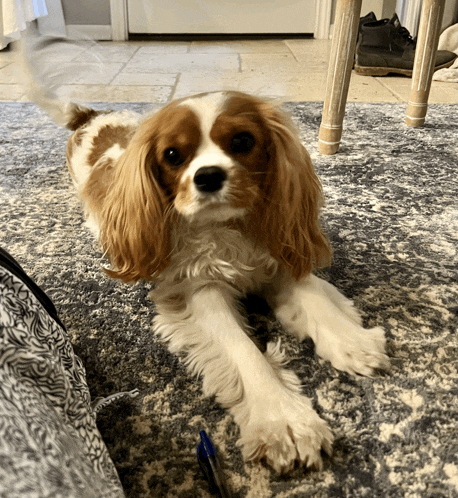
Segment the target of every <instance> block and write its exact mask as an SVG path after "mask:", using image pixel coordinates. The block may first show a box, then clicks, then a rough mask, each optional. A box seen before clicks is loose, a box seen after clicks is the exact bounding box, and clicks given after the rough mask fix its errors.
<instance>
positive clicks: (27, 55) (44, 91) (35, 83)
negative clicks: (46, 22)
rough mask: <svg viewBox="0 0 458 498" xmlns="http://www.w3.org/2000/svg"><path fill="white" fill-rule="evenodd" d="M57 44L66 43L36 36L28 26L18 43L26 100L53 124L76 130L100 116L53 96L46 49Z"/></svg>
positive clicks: (54, 83) (32, 28) (94, 111)
mask: <svg viewBox="0 0 458 498" xmlns="http://www.w3.org/2000/svg"><path fill="white" fill-rule="evenodd" d="M57 43H70V42H67V40H65V39H62V38H53V37H44V36H40V35H39V34H38V32H37V30H36V29H35V28H34V27H33V26H30V27H29V28H28V29H27V32H26V36H25V37H24V38H23V39H22V40H21V48H20V58H21V65H22V69H23V73H24V76H25V86H26V92H27V97H28V98H29V99H30V100H31V101H32V102H35V103H36V104H37V105H38V106H40V107H41V108H42V109H43V110H44V111H45V112H46V113H47V114H48V115H49V116H50V117H51V118H52V119H53V120H54V121H55V122H56V123H58V124H60V125H62V126H65V127H66V128H68V129H70V130H73V131H74V130H76V129H78V128H79V127H81V126H83V125H84V124H86V123H87V122H89V121H90V120H91V119H92V118H93V117H94V116H96V115H97V114H99V113H100V111H96V110H94V109H90V108H88V107H85V106H82V105H80V104H76V103H74V102H70V101H65V100H63V99H61V98H59V97H58V96H57V93H56V89H57V86H58V85H57V84H56V81H53V68H52V66H51V65H50V61H49V53H48V54H47V53H46V52H47V49H48V48H50V47H51V46H52V45H54V44H57Z"/></svg>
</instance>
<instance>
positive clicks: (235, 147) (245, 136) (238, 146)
mask: <svg viewBox="0 0 458 498" xmlns="http://www.w3.org/2000/svg"><path fill="white" fill-rule="evenodd" d="M255 143H256V140H255V139H254V137H253V135H252V134H251V133H248V132H247V131H244V132H242V133H237V135H234V136H233V137H232V140H231V152H233V153H234V154H247V153H248V152H250V151H251V149H252V148H253V147H254V144H255Z"/></svg>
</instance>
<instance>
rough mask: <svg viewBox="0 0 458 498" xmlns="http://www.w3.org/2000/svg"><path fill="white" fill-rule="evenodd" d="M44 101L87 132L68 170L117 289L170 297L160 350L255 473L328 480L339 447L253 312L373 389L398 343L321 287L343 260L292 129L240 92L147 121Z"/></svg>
mask: <svg viewBox="0 0 458 498" xmlns="http://www.w3.org/2000/svg"><path fill="white" fill-rule="evenodd" d="M32 97H33V99H34V100H35V102H36V103H37V104H38V105H40V106H41V107H42V108H43V109H44V110H45V111H47V112H48V113H49V114H50V116H51V117H53V118H54V119H55V120H56V121H57V122H58V123H60V124H62V125H64V126H66V127H67V128H69V129H70V130H71V131H72V134H71V136H70V138H69V140H68V145H67V165H68V168H69V171H70V173H71V175H72V178H73V181H74V184H75V186H76V190H77V192H78V196H79V198H80V199H81V202H82V205H83V208H84V212H85V216H86V220H87V225H88V226H89V228H90V229H91V231H92V232H93V233H94V235H95V236H96V237H97V239H98V241H99V243H100V245H101V247H102V249H103V251H104V253H105V255H106V256H107V258H108V260H109V261H110V265H111V266H110V268H109V269H106V271H107V273H108V275H110V276H111V277H113V278H118V279H121V280H123V281H124V282H137V281H139V280H142V279H145V280H150V281H153V282H154V283H155V284H156V286H155V288H154V290H153V291H152V293H151V298H152V299H153V301H154V303H155V306H156V311H157V315H156V316H155V318H154V330H155V332H156V334H158V335H159V336H160V337H161V338H162V339H163V340H164V341H166V342H167V343H168V346H169V349H170V351H172V352H173V353H178V354H181V355H183V356H184V358H185V362H186V365H187V366H188V368H189V371H190V372H192V373H193V374H197V375H200V376H201V377H202V378H203V391H204V393H205V394H206V395H207V396H215V398H216V401H217V402H218V403H220V404H221V405H222V406H224V407H226V408H227V409H228V410H229V411H230V413H231V414H232V416H233V418H234V420H235V422H236V423H237V424H238V426H239V428H240V439H239V442H238V444H239V445H240V447H241V448H242V453H243V456H244V458H245V460H246V461H261V460H262V461H264V462H265V463H267V464H268V465H270V466H271V467H272V468H273V469H274V470H275V471H277V472H281V473H286V472H289V471H290V470H291V469H292V468H293V467H295V466H297V465H302V466H304V467H314V468H316V469H321V468H322V457H321V450H324V451H325V452H327V453H329V454H330V453H331V450H332V442H333V436H332V432H331V430H330V429H329V427H328V425H327V424H326V423H325V421H324V420H322V419H321V418H320V417H319V416H318V415H317V413H316V412H315V411H314V410H313V408H312V404H311V401H310V400H309V399H308V398H306V397H305V396H304V395H303V394H302V393H301V382H300V380H299V378H298V377H297V375H296V374H295V373H294V372H292V371H291V370H288V369H286V368H285V363H286V355H285V353H284V351H283V350H282V348H281V346H280V344H279V343H277V344H274V343H269V344H268V345H267V350H266V351H265V352H264V353H262V352H261V351H260V349H259V348H258V347H257V346H256V344H255V342H254V341H253V340H252V338H251V332H250V330H249V327H248V325H247V321H246V318H245V317H244V316H243V313H242V312H241V311H240V307H239V304H238V303H239V300H240V299H241V298H243V297H244V296H246V295H247V294H248V293H255V294H258V295H260V296H262V297H263V298H264V299H265V300H266V301H267V302H268V304H269V305H270V306H271V307H272V309H273V311H274V313H275V316H276V318H277V319H278V320H279V322H280V323H281V325H282V326H283V327H284V329H285V330H286V331H288V332H289V333H290V334H292V335H294V336H295V337H296V338H297V339H298V340H303V339H304V338H306V337H310V338H311V339H312V340H313V342H314V344H315V348H316V353H317V354H318V355H319V356H321V357H322V358H323V359H325V360H328V361H330V362H331V364H332V365H333V366H334V367H335V368H337V369H339V370H342V371H345V372H348V373H350V374H353V375H357V376H358V375H362V376H373V375H374V374H375V373H376V372H377V371H378V370H380V369H387V368H388V365H389V360H388V358H387V356H386V354H385V333H384V330H383V329H382V328H381V327H375V328H372V329H364V328H363V327H362V325H361V318H360V316H359V314H358V312H357V310H356V309H355V308H354V306H353V303H352V302H351V301H350V300H349V299H347V298H345V297H344V296H343V295H342V294H341V293H340V292H339V291H338V290H337V289H336V288H335V287H334V286H333V285H331V284H330V283H328V282H326V281H324V280H323V279H320V278H318V277H317V276H316V275H314V273H313V271H314V270H315V269H317V268H320V267H323V266H326V265H328V264H330V261H331V247H330V243H329V240H328V238H327V237H326V235H325V234H324V233H323V231H322V228H321V225H320V219H319V217H320V210H321V208H322V205H323V193H322V188H321V185H320V182H319V179H318V177H317V175H316V173H315V170H314V168H313V165H312V162H311V160H310V157H309V154H308V153H307V151H306V149H305V148H304V146H303V145H302V143H301V141H300V140H299V136H298V133H297V130H296V128H295V126H294V124H293V121H292V120H291V118H290V117H289V116H288V115H287V114H286V113H285V112H284V111H283V110H281V108H279V107H277V106H275V105H273V104H271V103H269V102H267V101H265V100H263V99H260V98H257V97H254V96H251V95H248V94H245V93H241V92H235V91H220V92H214V93H205V94H199V95H195V96H192V97H188V98H183V99H180V100H176V101H174V102H172V103H170V104H168V105H166V106H165V107H163V108H162V109H161V110H159V111H157V112H155V113H151V114H146V115H140V114H136V113H134V112H129V111H121V112H110V111H97V110H94V109H91V108H88V107H85V106H82V105H79V104H75V103H71V102H70V103H64V102H61V101H60V100H58V99H57V98H55V97H54V96H53V95H52V93H51V92H49V91H48V90H44V89H43V88H41V89H40V88H39V87H36V88H35V90H34V91H32Z"/></svg>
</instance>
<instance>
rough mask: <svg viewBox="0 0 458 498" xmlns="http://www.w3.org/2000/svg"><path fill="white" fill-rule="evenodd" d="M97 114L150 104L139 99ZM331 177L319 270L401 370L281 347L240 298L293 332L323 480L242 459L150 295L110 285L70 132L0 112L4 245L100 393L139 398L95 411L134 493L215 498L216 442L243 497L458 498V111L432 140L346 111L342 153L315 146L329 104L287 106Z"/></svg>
mask: <svg viewBox="0 0 458 498" xmlns="http://www.w3.org/2000/svg"><path fill="white" fill-rule="evenodd" d="M98 107H102V108H103V107H108V108H116V109H119V108H131V109H135V110H138V109H145V108H146V106H145V105H142V104H125V105H123V104H106V105H105V106H104V105H102V104H101V105H98ZM288 107H289V108H290V110H291V111H292V112H293V113H294V115H295V116H296V117H297V118H298V119H299V121H300V130H301V134H302V138H303V141H304V144H305V145H306V146H307V148H308V149H309V151H310V152H311V154H312V158H313V159H314V162H315V165H316V168H317V170H318V173H319V175H320V177H321V179H322V182H323V187H324V192H325V195H326V198H327V204H326V207H325V210H324V219H325V226H326V229H327V231H328V233H329V235H330V238H331V241H332V243H333V247H334V251H335V252H334V254H335V257H334V263H333V266H332V268H330V269H329V270H326V271H324V272H322V273H323V276H324V277H325V278H327V279H329V280H330V281H332V283H334V284H335V285H336V286H337V287H338V288H339V289H341V290H342V291H343V292H344V293H345V294H346V295H347V296H349V297H351V298H353V299H354V300H355V302H356V304H357V306H358V307H359V308H360V309H361V310H362V311H363V313H364V317H365V321H366V325H367V326H375V325H376V324H377V325H382V326H384V327H385V328H386V330H387V335H388V351H389V354H390V356H391V358H392V368H391V371H390V372H389V374H386V375H383V376H381V377H379V378H376V379H362V380H355V379H353V378H351V377H349V376H348V375H346V374H343V373H339V372H337V371H336V370H334V369H333V368H331V367H330V365H329V364H326V363H324V362H322V361H321V360H319V359H318V358H316V357H315V356H314V350H313V346H312V344H311V343H309V342H304V343H302V344H298V343H296V342H294V341H292V340H289V339H288V337H286V336H285V335H284V334H283V332H282V330H281V329H280V327H279V326H278V324H276V323H275V322H274V320H273V319H272V316H271V315H270V314H269V310H266V309H265V306H264V305H263V303H260V302H258V301H255V300H249V301H248V302H247V303H246V306H247V312H248V313H249V315H250V319H251V322H252V324H253V326H255V327H256V329H257V330H258V333H259V334H260V335H261V336H262V337H263V338H265V339H268V340H274V339H276V338H277V337H279V336H281V337H282V339H283V343H284V344H285V346H286V348H287V350H288V352H289V355H290V357H291V358H292V361H291V368H293V369H294V370H295V371H296V372H297V373H298V375H299V376H300V378H301V380H302V381H303V383H304V392H305V394H306V395H308V396H309V397H311V398H312V399H313V402H314V406H315V408H316V410H317V411H318V413H319V414H320V416H321V417H323V418H324V419H325V420H326V421H327V422H328V423H329V425H330V427H331V428H332V429H333V431H334V433H335V436H336V441H335V445H334V454H333V456H332V457H330V458H327V459H326V461H325V469H324V470H323V471H322V472H310V471H303V470H295V471H294V472H293V473H292V474H290V475H289V476H286V477H285V476H279V475H277V474H275V473H273V472H271V471H270V470H269V469H268V468H266V467H263V466H259V465H245V464H244V463H243V461H242V458H241V455H240V451H239V449H238V448H237V447H236V445H235V442H236V440H237V429H236V426H235V425H234V424H233V422H232V421H231V418H230V417H229V416H228V415H227V414H226V413H225V412H224V410H222V409H221V408H219V407H218V406H217V405H216V404H215V403H214V401H213V400H211V399H205V398H204V397H203V396H202V393H201V387H200V381H199V380H198V379H195V378H192V377H190V376H189V375H188V374H187V372H186V370H185V368H184V367H183V365H182V363H180V361H179V359H178V358H176V357H174V356H173V355H171V354H170V353H169V352H168V351H167V349H166V348H165V347H164V346H163V345H162V344H160V343H159V342H158V341H157V340H156V338H155V336H154V335H153V333H152V331H151V322H152V316H153V313H154V308H153V306H152V304H151V303H150V302H149V300H148V298H147V294H148V291H149V285H144V284H137V285H136V286H134V287H129V286H127V285H124V284H121V283H119V282H117V281H113V280H109V279H108V278H107V277H106V276H105V275H104V274H103V272H102V271H101V270H100V265H101V264H102V263H103V261H102V259H101V254H100V252H99V251H98V249H97V247H96V244H95V243H94V241H93V239H92V237H91V235H90V234H89V233H88V232H86V230H85V229H84V227H82V221H83V220H82V213H81V210H80V207H79V204H78V201H77V199H76V197H75V195H74V189H73V186H72V183H71V181H70V178H69V175H68V173H67V171H66V168H65V144H66V138H67V132H66V130H64V129H62V128H59V127H58V126H57V125H55V124H54V123H52V122H51V121H50V120H49V119H48V118H47V117H46V116H44V115H43V113H42V112H41V111H39V110H38V109H37V108H36V107H35V106H34V105H32V104H28V103H2V104H1V107H0V131H1V133H0V157H1V159H0V189H1V196H0V213H1V215H0V245H1V246H2V247H4V248H5V249H7V250H8V251H9V252H10V253H11V254H12V255H13V256H14V257H16V259H17V260H18V261H19V262H20V263H21V265H22V266H23V267H24V269H25V270H26V271H27V272H28V273H29V274H30V276H32V277H33V278H34V279H35V280H36V281H37V283H38V284H39V285H41V286H42V287H43V289H44V290H45V291H46V292H47V293H48V294H49V296H50V297H51V298H52V299H53V301H54V302H55V304H56V306H57V309H58V311H59V313H60V316H61V318H62V320H63V322H64V323H65V324H66V326H67V328H68V331H69V334H70V337H71V340H72V342H73V344H74V346H75V350H76V352H77V354H79V356H80V357H81V358H82V360H83V362H84V364H85V366H86V370H87V378H88V384H89V387H90V390H91V394H92V396H93V398H96V397H98V396H103V397H104V396H108V395H110V394H112V393H115V392H118V391H130V390H132V389H135V388H137V389H139V391H140V393H141V394H140V396H139V397H137V398H135V399H129V400H121V401H118V402H116V403H113V404H111V405H109V406H108V407H106V408H105V409H104V410H102V411H101V413H100V415H99V419H98V424H99V428H100V431H101V433H102V435H103V437H104V439H105V441H106V444H107V446H108V448H109V451H110V453H111V456H112V458H113V461H114V463H115V465H116V467H117V469H118V472H119V475H120V478H121V481H122V483H123V486H124V489H125V491H126V495H127V496H128V497H132V498H146V497H150V496H158V497H169V498H175V497H177V498H185V497H189V498H195V497H206V496H209V494H208V488H207V484H206V482H205V481H204V480H203V478H202V474H201V472H200V469H199V466H198V463H197V459H196V446H197V443H198V441H199V431H200V430H201V429H205V430H206V431H207V432H208V433H209V434H210V436H211V437H212V439H213V441H214V442H215V443H216V444H217V445H218V447H219V450H220V453H221V455H222V457H223V461H224V468H225V470H226V473H227V476H228V481H229V485H230V487H231V488H232V490H233V491H234V497H237V498H242V497H247V498H267V497H276V498H289V497H298V498H301V497H312V496H313V497H317V498H324V497H332V498H338V497H355V498H362V497H367V498H374V497H383V498H400V497H406V498H417V497H418V498H443V497H444V498H445V497H447V498H452V497H456V496H457V467H456V465H457V427H458V425H457V423H458V422H457V419H458V406H457V399H458V396H457V394H458V389H457V376H456V367H457V364H456V359H457V352H456V336H455V335H454V334H455V328H456V321H455V319H454V316H455V315H456V313H457V294H458V293H457V287H456V260H455V249H456V247H457V233H458V225H457V206H456V199H457V176H458V173H457V171H458V170H457V167H458V152H457V146H456V144H457V142H458V112H457V111H458V106H449V105H432V106H430V108H429V112H428V117H427V123H426V125H425V126H424V127H423V128H421V129H411V128H408V127H406V126H405V125H404V124H403V113H404V106H402V105H397V104H348V106H347V114H346V119H345V132H344V142H343V145H342V147H341V150H340V153H339V154H337V155H336V156H333V157H325V156H320V155H318V153H317V152H316V141H317V133H318V127H319V123H320V117H321V104H320V103H298V104H290V105H289V106H288Z"/></svg>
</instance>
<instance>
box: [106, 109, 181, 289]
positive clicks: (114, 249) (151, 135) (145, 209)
mask: <svg viewBox="0 0 458 498" xmlns="http://www.w3.org/2000/svg"><path fill="white" fill-rule="evenodd" d="M155 125H156V119H155V117H152V118H150V119H148V120H146V121H145V122H144V123H143V124H142V125H141V126H140V127H139V129H138V130H137V132H136V133H135V135H134V136H133V138H132V140H131V142H130V143H129V145H128V146H127V149H126V150H125V152H124V154H123V155H122V156H121V157H120V158H119V160H118V163H117V164H116V168H115V172H114V178H113V183H112V184H111V187H110V189H109V192H108V193H107V196H106V198H105V202H104V206H103V210H102V217H101V218H102V219H101V232H100V239H101V243H102V246H103V248H104V250H105V253H106V255H107V257H108V259H109V260H110V262H111V265H112V269H110V270H107V273H108V274H109V275H110V276H111V277H114V278H120V279H122V280H124V281H125V282H134V281H137V280H139V279H149V280H151V279H154V278H155V277H156V276H157V275H158V274H159V273H160V272H161V271H163V270H164V269H165V268H166V267H167V266H168V264H169V261H170V253H171V242H170V232H171V230H170V227H169V223H171V219H170V217H171V216H172V215H170V213H173V211H174V210H173V209H170V206H169V204H170V202H169V200H168V198H167V196H166V194H165V193H164V191H163V190H162V188H161V186H160V184H159V183H158V181H157V179H156V178H155V176H154V168H155V167H156V165H155V164H154V162H155V150H154V148H155V135H156V133H155V128H156V126H155Z"/></svg>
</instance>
